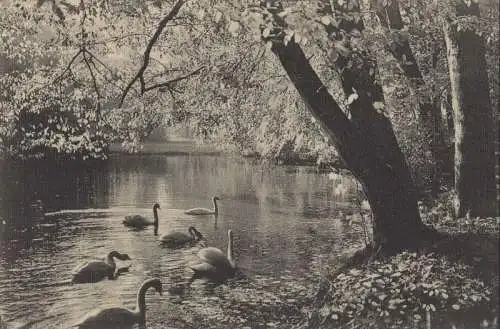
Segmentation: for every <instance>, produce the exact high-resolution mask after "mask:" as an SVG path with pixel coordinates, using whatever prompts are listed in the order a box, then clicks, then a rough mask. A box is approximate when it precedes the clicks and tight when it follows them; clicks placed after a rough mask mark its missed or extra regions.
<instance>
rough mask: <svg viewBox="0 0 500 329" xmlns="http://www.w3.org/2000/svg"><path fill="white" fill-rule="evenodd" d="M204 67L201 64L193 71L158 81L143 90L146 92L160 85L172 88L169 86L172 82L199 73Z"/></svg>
mask: <svg viewBox="0 0 500 329" xmlns="http://www.w3.org/2000/svg"><path fill="white" fill-rule="evenodd" d="M204 68H205V67H204V66H202V67H200V68H198V69H196V70H194V71H193V72H191V73H188V74H186V75H183V76H180V77H177V78H175V79H172V80H168V81H165V82H162V83H158V84H156V85H153V86H150V87H146V88H145V89H144V92H147V91H150V90H153V89H156V88H161V87H167V88H168V89H172V90H174V89H173V87H172V86H171V85H172V84H175V83H176V82H179V81H182V80H185V79H187V78H190V77H192V76H193V75H196V74H199V73H200V72H201V71H202V70H203V69H204Z"/></svg>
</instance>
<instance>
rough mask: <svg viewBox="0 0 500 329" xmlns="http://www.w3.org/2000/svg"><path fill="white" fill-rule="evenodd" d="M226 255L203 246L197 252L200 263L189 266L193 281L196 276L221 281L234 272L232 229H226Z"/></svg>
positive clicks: (191, 280) (215, 249) (216, 249)
mask: <svg viewBox="0 0 500 329" xmlns="http://www.w3.org/2000/svg"><path fill="white" fill-rule="evenodd" d="M227 235H228V239H229V240H228V243H227V256H226V255H224V253H223V252H222V251H221V250H220V249H218V248H214V247H208V248H203V249H201V250H200V251H199V252H198V257H199V258H200V260H201V263H199V264H197V265H194V266H191V269H192V270H193V271H194V274H193V277H192V278H191V279H190V280H189V281H190V282H193V281H194V280H196V279H198V278H207V279H209V280H212V281H223V280H225V279H227V278H229V277H232V276H234V275H235V274H236V262H235V261H234V259H233V231H231V230H228V231H227Z"/></svg>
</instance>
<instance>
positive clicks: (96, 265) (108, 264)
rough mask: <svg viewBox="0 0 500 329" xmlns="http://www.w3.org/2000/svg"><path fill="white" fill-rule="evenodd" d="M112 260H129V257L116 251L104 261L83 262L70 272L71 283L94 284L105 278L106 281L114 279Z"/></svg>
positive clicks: (114, 266) (113, 261) (113, 263)
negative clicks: (71, 275)
mask: <svg viewBox="0 0 500 329" xmlns="http://www.w3.org/2000/svg"><path fill="white" fill-rule="evenodd" d="M114 258H118V259H119V260H131V258H130V257H129V255H127V254H120V253H119V252H118V251H114V250H113V251H111V252H110V253H109V254H108V256H107V257H106V260H105V261H104V260H94V261H90V262H85V263H82V264H80V265H78V266H77V267H75V268H74V269H73V271H72V274H73V279H72V280H71V281H72V282H73V283H94V282H98V281H101V280H102V279H104V278H105V277H107V278H108V279H114V278H115V269H116V264H115V260H114Z"/></svg>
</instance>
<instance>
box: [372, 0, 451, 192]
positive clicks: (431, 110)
mask: <svg viewBox="0 0 500 329" xmlns="http://www.w3.org/2000/svg"><path fill="white" fill-rule="evenodd" d="M371 5H372V7H373V8H374V9H375V11H376V13H377V16H378V18H379V20H380V22H381V24H382V26H384V27H385V28H386V29H387V30H390V32H391V31H392V33H388V34H389V37H390V38H391V39H390V43H389V44H388V45H387V46H388V49H389V51H390V53H391V54H392V55H393V56H394V58H395V59H396V60H397V61H398V63H399V65H400V67H401V68H402V70H403V72H404V74H405V76H406V78H407V79H408V81H409V82H410V85H411V86H412V88H413V89H414V90H417V89H419V88H421V87H422V86H424V85H425V80H424V77H423V75H422V72H421V71H420V67H419V66H418V63H417V60H416V58H415V56H414V55H413V51H412V49H411V46H410V42H409V40H408V39H407V37H405V36H404V35H403V34H398V33H395V31H402V30H403V28H404V24H403V19H402V18H401V12H400V10H399V2H398V1H395V0H393V1H382V0H371ZM437 53H439V52H436V54H437ZM434 57H435V58H437V56H434ZM440 110H441V109H440V102H438V101H436V100H434V99H433V98H432V97H430V96H426V97H421V99H420V101H419V108H418V114H419V122H420V125H421V127H422V129H423V130H424V131H425V132H426V135H427V136H429V138H430V141H429V147H430V151H431V153H432V157H433V159H434V162H435V170H434V174H433V177H432V194H433V195H434V196H436V195H437V193H438V192H439V187H440V186H441V184H442V176H443V174H445V175H446V174H452V173H453V171H452V170H453V166H452V162H451V156H450V154H449V152H448V147H447V146H446V143H445V136H444V127H443V126H442V124H441V113H440V112H441V111H440Z"/></svg>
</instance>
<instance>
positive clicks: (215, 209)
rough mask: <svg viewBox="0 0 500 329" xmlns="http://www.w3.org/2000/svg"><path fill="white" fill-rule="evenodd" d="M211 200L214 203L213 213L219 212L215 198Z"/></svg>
mask: <svg viewBox="0 0 500 329" xmlns="http://www.w3.org/2000/svg"><path fill="white" fill-rule="evenodd" d="M212 202H213V203H214V214H216V215H217V214H218V213H219V207H218V206H217V200H216V199H213V200H212Z"/></svg>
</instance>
